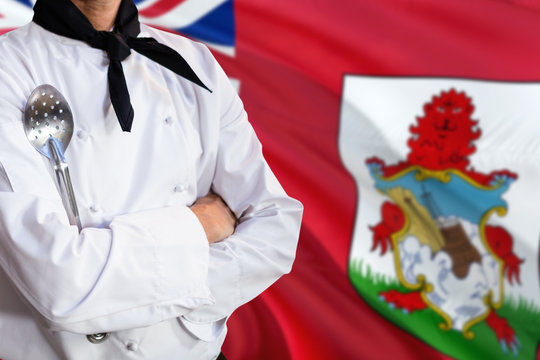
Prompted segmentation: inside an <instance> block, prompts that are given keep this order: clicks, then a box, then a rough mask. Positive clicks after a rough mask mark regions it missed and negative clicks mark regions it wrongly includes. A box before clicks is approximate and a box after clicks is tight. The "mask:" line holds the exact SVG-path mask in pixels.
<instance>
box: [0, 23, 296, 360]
mask: <svg viewBox="0 0 540 360" xmlns="http://www.w3.org/2000/svg"><path fill="white" fill-rule="evenodd" d="M140 36H141V37H144V36H151V37H154V38H156V39H157V40H158V41H159V42H162V43H164V44H166V45H168V46H170V47H172V48H173V49H175V50H176V51H178V52H179V53H180V54H182V56H184V57H185V59H186V60H187V62H188V63H189V64H190V65H191V66H192V67H193V69H194V71H195V73H196V74H198V76H199V77H200V78H201V80H202V81H203V82H204V83H205V84H206V85H207V86H208V87H209V88H210V89H212V91H213V93H210V92H208V91H207V90H204V89H202V88H201V87H199V86H197V85H194V84H192V83H191V82H189V81H187V80H185V79H183V78H181V77H179V76H177V75H176V74H174V73H173V72H171V71H170V70H168V69H166V68H164V67H162V66H160V65H159V64H157V63H155V62H153V61H151V60H150V59H148V58H146V57H144V56H142V55H140V54H138V53H136V52H135V51H132V54H131V55H130V56H129V57H128V58H127V59H126V60H125V61H123V63H122V64H123V68H124V73H125V76H126V80H127V85H128V88H129V93H130V96H131V102H132V104H133V108H134V111H135V118H134V122H133V128H132V132H131V133H126V132H122V130H121V128H120V125H119V123H118V120H117V118H116V116H115V113H114V110H113V108H112V105H111V103H110V99H109V96H108V84H107V68H108V58H107V56H106V54H105V53H104V52H103V51H102V50H98V49H94V48H91V47H89V46H88V45H86V44H85V43H83V42H80V41H77V40H72V39H69V38H65V37H61V36H58V35H55V34H53V33H51V32H49V31H46V30H44V29H43V28H41V27H40V26H38V25H36V24H34V23H31V24H28V25H26V26H24V27H22V28H20V29H18V30H15V31H13V32H10V33H8V34H7V35H4V36H2V37H1V38H0V358H2V359H4V360H17V359H24V360H26V359H38V358H39V359H57V358H68V359H122V358H129V359H197V360H198V359H212V358H215V357H216V356H217V355H218V353H219V351H220V347H221V345H222V343H223V340H224V337H225V333H226V327H225V321H226V319H227V317H228V316H229V315H230V314H231V313H232V312H233V311H234V310H235V309H236V308H238V307H239V306H240V305H242V304H244V303H246V302H247V301H249V300H251V299H252V298H254V297H255V296H257V295H258V294H259V293H261V292H262V291H263V290H264V289H266V288H267V287H268V286H269V285H270V284H272V283H273V282H274V281H275V280H276V279H277V278H279V277H280V276H281V275H282V274H284V273H287V272H288V271H290V268H291V265H292V262H293V258H294V255H295V251H296V243H297V238H298V232H299V226H300V219H301V212H302V207H301V204H300V203H298V202H297V201H296V200H293V199H291V198H290V197H288V196H287V195H286V194H285V192H284V191H283V189H282V188H281V186H280V185H279V183H278V181H277V180H276V178H275V177H274V175H273V174H272V172H271V170H270V169H269V167H268V165H267V164H266V162H265V161H264V159H263V156H262V152H261V145H260V143H259V141H258V140H257V138H256V136H255V134H254V132H253V129H252V127H251V126H250V124H249V123H248V121H247V116H246V113H245V111H244V109H243V106H242V103H241V101H240V100H239V98H238V96H237V95H236V93H235V91H234V90H233V88H232V86H231V85H230V82H229V81H228V79H227V77H226V75H225V74H224V72H223V71H222V69H221V68H220V67H219V65H218V64H217V63H216V61H215V60H214V58H213V57H212V55H211V54H210V52H209V51H208V49H207V48H206V47H205V46H203V45H201V44H198V43H195V42H192V41H191V40H188V39H186V38H183V37H180V36H177V35H172V34H169V33H165V32H162V31H158V30H155V29H152V28H149V27H146V26H143V27H142V33H141V35H140ZM40 84H51V85H53V86H54V87H56V88H57V89H58V90H60V92H61V93H62V94H63V95H64V97H65V98H66V100H67V101H68V103H69V105H70V107H71V109H72V112H73V117H74V121H75V129H74V136H73V138H72V140H71V142H70V144H69V147H68V149H67V152H66V158H67V161H68V164H69V170H70V173H71V177H72V181H73V187H74V190H75V194H76V197H77V202H78V208H79V212H80V216H81V222H82V225H83V230H82V232H81V233H80V234H79V233H78V230H77V228H76V226H70V225H69V222H68V218H67V215H66V211H65V209H64V208H63V206H62V201H61V198H60V195H59V192H58V189H57V185H56V180H55V176H54V173H53V170H52V167H51V164H50V162H49V160H48V159H47V158H45V157H44V156H43V155H41V154H40V153H38V152H37V151H36V150H35V149H34V148H33V147H32V145H31V144H30V143H29V141H28V140H27V138H26V136H25V133H24V130H23V123H22V117H23V109H24V106H25V103H26V99H27V98H28V96H29V95H30V93H31V92H32V90H33V89H34V88H36V87H37V86H38V85H40ZM211 189H212V190H213V191H215V192H216V193H217V194H219V195H221V196H222V197H223V199H224V200H225V202H226V203H227V204H228V206H229V207H230V208H231V209H232V211H233V212H234V213H235V214H236V216H237V218H238V219H239V221H238V226H237V228H236V231H235V233H234V235H232V236H231V237H229V238H227V239H225V240H224V241H222V242H218V243H215V244H212V245H210V246H209V245H208V241H207V239H206V236H205V233H204V230H203V228H202V226H201V224H200V223H199V221H198V219H197V217H196V216H195V215H194V214H193V213H192V212H191V210H190V209H189V208H188V207H189V206H190V205H192V204H193V202H194V201H195V200H196V199H197V198H199V197H202V196H204V195H206V194H207V193H208V192H209V191H210V190H211ZM100 332H109V333H110V336H109V338H108V339H107V340H105V341H104V342H102V343H99V344H93V343H91V342H89V341H88V340H87V337H86V334H94V333H100Z"/></svg>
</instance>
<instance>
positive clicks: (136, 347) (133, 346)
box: [126, 341, 139, 351]
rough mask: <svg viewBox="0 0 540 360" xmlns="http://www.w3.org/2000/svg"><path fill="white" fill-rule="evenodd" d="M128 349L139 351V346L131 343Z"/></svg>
mask: <svg viewBox="0 0 540 360" xmlns="http://www.w3.org/2000/svg"><path fill="white" fill-rule="evenodd" d="M126 349H128V350H129V351H137V350H138V349H139V345H137V343H136V342H133V341H130V342H128V343H127V344H126Z"/></svg>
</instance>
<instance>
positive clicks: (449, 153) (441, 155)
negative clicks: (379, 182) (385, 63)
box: [367, 89, 517, 186]
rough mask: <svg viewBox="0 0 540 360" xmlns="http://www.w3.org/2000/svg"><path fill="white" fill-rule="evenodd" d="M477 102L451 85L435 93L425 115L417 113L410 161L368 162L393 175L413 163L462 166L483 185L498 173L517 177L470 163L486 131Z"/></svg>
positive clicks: (428, 166) (431, 167)
mask: <svg viewBox="0 0 540 360" xmlns="http://www.w3.org/2000/svg"><path fill="white" fill-rule="evenodd" d="M473 111H474V105H473V104H472V102H471V98H469V97H467V96H466V95H465V93H464V92H460V93H458V92H456V91H455V90H454V89H450V90H449V91H448V92H445V91H442V92H441V94H440V95H439V96H435V95H434V96H433V98H432V101H431V102H430V103H427V104H425V105H424V116H422V117H417V119H416V120H417V122H418V124H417V125H411V127H410V131H411V133H412V137H411V138H410V139H409V141H408V142H407V145H408V146H409V148H410V149H411V151H410V152H409V154H408V155H407V161H402V162H399V163H398V164H397V165H390V166H387V165H385V163H384V161H382V160H380V159H379V158H377V157H374V158H371V159H368V160H367V163H368V164H374V163H376V164H379V165H380V168H381V171H382V176H384V177H388V176H392V175H394V174H396V173H398V172H400V171H401V170H404V169H406V168H408V167H410V166H414V165H418V166H421V167H423V168H425V169H428V170H447V169H455V170H460V171H461V172H462V173H463V174H465V175H467V176H469V177H470V178H472V179H474V180H475V181H477V182H478V183H479V184H481V185H486V186H487V185H490V184H491V183H492V182H493V181H496V180H497V178H498V177H500V176H505V177H507V178H512V179H516V178H517V176H516V174H514V173H511V172H509V171H507V170H502V171H494V172H492V173H490V174H488V175H486V174H482V173H478V172H476V171H474V168H472V167H470V166H469V156H470V155H472V154H474V153H475V152H476V146H474V144H473V142H474V141H475V140H477V139H478V138H479V137H480V135H482V131H481V130H480V129H478V128H476V125H477V123H478V121H476V120H473V119H471V115H472V113H473Z"/></svg>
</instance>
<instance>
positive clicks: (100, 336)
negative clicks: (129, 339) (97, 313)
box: [86, 333, 110, 344]
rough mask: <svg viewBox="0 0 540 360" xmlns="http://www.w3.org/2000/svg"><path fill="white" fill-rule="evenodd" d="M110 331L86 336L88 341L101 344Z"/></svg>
mask: <svg viewBox="0 0 540 360" xmlns="http://www.w3.org/2000/svg"><path fill="white" fill-rule="evenodd" d="M109 335H110V333H97V334H91V335H86V338H87V339H88V341H90V342H91V343H92V344H101V343H102V342H104V341H105V340H107V339H108V338H109Z"/></svg>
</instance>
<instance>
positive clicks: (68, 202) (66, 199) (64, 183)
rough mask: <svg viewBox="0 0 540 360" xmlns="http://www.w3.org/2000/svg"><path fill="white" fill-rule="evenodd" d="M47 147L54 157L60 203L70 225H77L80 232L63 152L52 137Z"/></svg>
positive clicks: (80, 227) (73, 193) (73, 195)
mask: <svg viewBox="0 0 540 360" xmlns="http://www.w3.org/2000/svg"><path fill="white" fill-rule="evenodd" d="M49 149H50V150H51V155H52V157H53V159H54V160H53V167H54V172H55V173H56V180H57V182H58V186H59V188H60V196H61V197H62V203H63V204H64V208H65V209H66V212H67V215H68V219H69V223H70V224H71V225H77V227H78V229H79V232H81V230H82V226H81V220H80V218H79V210H78V208H77V201H76V200H75V192H74V191H73V186H72V184H71V177H70V176H69V168H68V164H67V162H66V159H65V157H64V153H63V152H62V149H61V147H60V146H58V144H57V143H56V141H55V139H53V138H51V139H50V140H49Z"/></svg>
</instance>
